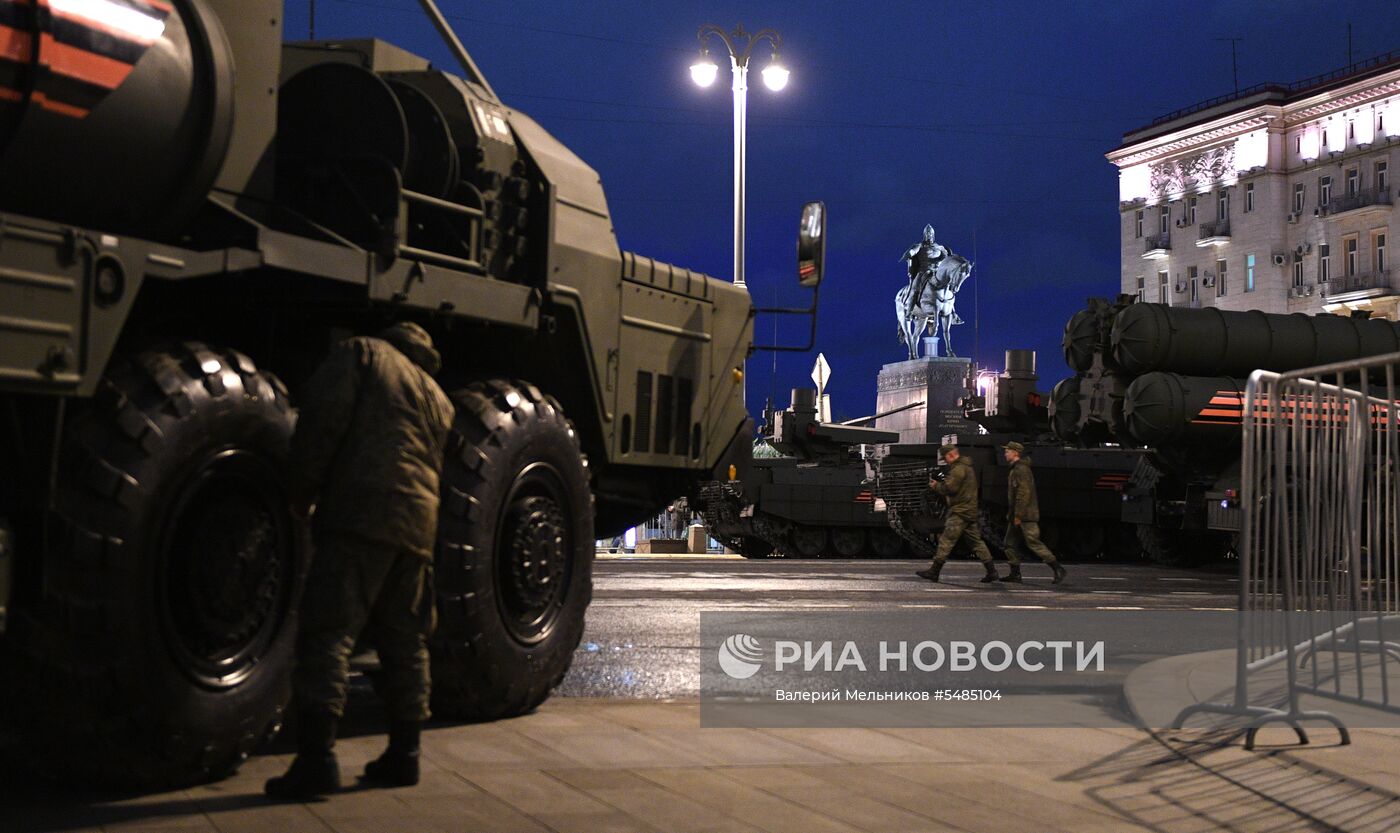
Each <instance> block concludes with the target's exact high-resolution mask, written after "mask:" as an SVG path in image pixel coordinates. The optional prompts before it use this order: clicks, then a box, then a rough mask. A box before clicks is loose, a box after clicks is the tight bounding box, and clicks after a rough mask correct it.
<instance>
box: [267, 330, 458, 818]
mask: <svg viewBox="0 0 1400 833" xmlns="http://www.w3.org/2000/svg"><path fill="white" fill-rule="evenodd" d="M440 366H441V359H440V357H439V356H438V354H437V351H435V350H434V349H433V342H432V339H431V338H429V336H428V334H427V333H426V332H425V331H424V330H423V328H421V327H419V326H418V325H416V324H397V325H395V326H393V327H390V328H389V329H388V330H385V331H384V332H383V333H381V334H380V335H379V337H378V338H364V337H361V338H352V339H348V340H346V341H343V342H341V343H340V344H338V345H336V346H335V348H333V349H332V351H331V354H330V356H329V357H327V359H326V360H325V362H324V363H323V364H322V365H321V367H320V368H319V369H318V370H317V371H316V373H315V374H314V375H313V376H312V377H311V379H310V381H308V382H307V384H306V389H305V391H304V394H303V396H302V406H301V414H300V416H299V418H298V420H297V427H296V433H295V434H294V435H293V438H292V452H291V460H290V463H289V485H288V491H289V495H290V498H291V501H292V507H293V511H294V512H295V513H296V514H298V515H299V516H300V517H306V516H307V515H310V518H311V527H312V534H313V538H314V541H315V553H314V555H313V557H312V562H311V569H310V571H309V573H308V575H307V578H306V589H305V591H304V594H303V597H302V602H301V622H300V637H299V642H298V645H297V664H296V670H295V672H294V675H293V681H292V682H293V690H294V692H295V696H296V707H297V713H298V738H297V741H298V748H297V757H296V760H294V761H293V762H292V766H291V769H289V770H288V771H287V774H286V775H284V776H282V777H280V778H273V779H272V780H270V781H268V782H267V793H268V795H270V796H273V797H275V798H297V799H301V798H307V797H311V796H316V795H321V794H324V793H328V792H333V791H334V790H336V789H338V788H339V786H340V770H339V766H338V764H337V763H336V758H335V753H334V751H333V748H334V745H335V731H336V724H337V722H338V721H339V719H340V717H341V715H342V714H343V713H344V709H345V692H346V684H347V680H348V677H349V657H350V652H351V651H352V650H353V649H354V647H355V642H356V640H357V638H358V637H359V636H360V635H361V633H362V632H363V633H364V635H365V636H367V637H368V638H369V640H370V641H371V642H372V643H373V644H374V646H375V647H376V648H377V649H378V651H379V658H380V661H381V663H382V664H383V669H384V683H383V685H382V686H380V691H381V694H382V695H383V696H384V699H385V700H386V705H387V706H388V716H389V748H388V750H387V751H386V752H385V753H384V754H383V755H382V756H380V758H379V759H378V760H376V761H374V762H372V763H370V764H369V765H368V766H367V767H366V768H365V778H366V780H368V781H371V782H375V783H379V784H385V785H390V786H404V785H409V784H416V783H417V782H418V775H419V767H418V754H419V735H420V731H421V727H422V723H423V721H424V720H425V719H426V718H427V717H428V687H429V680H430V678H429V669H428V650H427V646H426V639H427V636H428V634H429V632H430V631H431V629H432V627H433V616H434V606H433V593H432V557H433V542H434V539H435V537H436V531H437V513H438V482H439V478H440V476H441V473H442V457H443V451H444V446H445V444H446V441H447V434H448V430H449V429H450V428H451V425H452V417H453V408H452V403H451V402H450V401H449V400H448V398H447V396H446V394H444V393H443V392H442V389H441V388H440V387H438V385H437V383H436V382H435V381H433V374H434V373H436V372H437V371H438V369H439V367H440ZM313 504H314V507H315V508H314V512H313V510H312V506H313Z"/></svg>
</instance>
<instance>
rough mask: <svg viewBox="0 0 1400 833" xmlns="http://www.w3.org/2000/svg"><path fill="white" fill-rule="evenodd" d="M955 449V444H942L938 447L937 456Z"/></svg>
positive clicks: (956, 448) (944, 454)
mask: <svg viewBox="0 0 1400 833" xmlns="http://www.w3.org/2000/svg"><path fill="white" fill-rule="evenodd" d="M957 450H958V447H957V446H955V445H942V446H939V447H938V454H939V456H946V455H947V454H948V452H950V451H957Z"/></svg>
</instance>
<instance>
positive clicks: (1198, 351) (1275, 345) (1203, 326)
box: [1066, 304, 1400, 378]
mask: <svg viewBox="0 0 1400 833" xmlns="http://www.w3.org/2000/svg"><path fill="white" fill-rule="evenodd" d="M1071 323H1073V321H1072V320H1071ZM1068 338H1069V335H1068V332H1067V334H1066V340H1067V341H1068ZM1112 343H1113V355H1114V358H1115V359H1116V360H1117V362H1118V364H1119V365H1121V366H1122V367H1123V368H1124V369H1125V370H1126V371H1127V372H1128V373H1129V375H1132V376H1137V375H1139V374H1143V373H1150V372H1152V371H1158V370H1161V371H1170V372H1173V373H1180V374H1183V375H1185V376H1232V377H1240V378H1247V377H1248V376H1249V374H1250V373H1252V372H1253V371H1254V370H1256V369H1263V370H1273V371H1280V372H1282V371H1288V370H1297V369H1299V368H1304V367H1314V366H1316V365H1322V364H1330V363H1332V362H1339V361H1347V360H1350V359H1357V358H1363V357H1366V356H1379V355H1384V354H1386V353H1394V352H1400V324H1397V323H1395V322H1391V321H1384V320H1380V319H1361V318H1344V317H1341V316H1336V315H1304V314H1302V313H1294V314H1291V315H1277V314H1270V313H1265V312H1260V311H1258V310H1249V311H1246V312H1235V311H1226V310H1219V309H1214V308H1207V309H1191V308H1186V307H1171V306H1164V305H1162V304H1133V305H1132V306H1129V307H1127V308H1126V309H1124V310H1123V311H1122V312H1120V313H1118V316H1117V317H1116V318H1115V319H1114V322H1113V334H1112Z"/></svg>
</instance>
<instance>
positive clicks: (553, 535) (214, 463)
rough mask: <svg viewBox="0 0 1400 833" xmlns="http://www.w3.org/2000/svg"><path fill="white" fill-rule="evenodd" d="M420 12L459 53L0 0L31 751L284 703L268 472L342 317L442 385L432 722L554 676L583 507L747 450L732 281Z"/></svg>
mask: <svg viewBox="0 0 1400 833" xmlns="http://www.w3.org/2000/svg"><path fill="white" fill-rule="evenodd" d="M422 5H423V6H424V9H425V11H426V13H427V14H428V15H429V17H430V18H431V19H432V20H433V22H434V24H435V25H436V26H437V27H438V29H439V32H440V33H441V34H442V35H443V37H444V39H445V41H446V42H447V44H448V46H449V48H450V49H451V50H452V52H453V54H454V55H455V56H456V58H457V61H458V63H459V64H460V70H461V71H460V74H454V73H450V72H446V71H443V70H441V69H438V68H435V67H433V66H432V65H431V64H430V63H429V62H428V60H426V59H425V58H422V57H420V56H418V55H414V54H412V53H410V52H408V51H405V50H403V49H400V48H398V47H395V46H393V45H391V44H389V43H385V42H383V41H380V40H373V39H365V40H342V41H318V42H306V43H287V44H283V43H281V39H280V32H281V30H282V25H283V21H282V15H283V9H282V3H281V2H279V0H237V2H234V0H124V2H122V3H120V4H110V3H108V4H100V3H92V4H79V5H75V4H64V5H63V6H59V5H57V4H49V5H47V6H45V5H43V4H23V3H15V2H0V15H3V16H0V25H3V26H4V27H6V28H4V29H3V32H4V33H5V37H6V38H7V39H8V43H9V48H8V50H6V51H3V52H0V70H3V71H0V422H3V426H4V428H3V433H0V438H3V439H0V592H3V595H0V606H3V607H4V608H6V609H7V611H8V616H7V617H6V618H5V620H4V621H5V623H6V629H5V633H4V636H3V644H0V652H2V653H0V663H3V670H2V671H0V682H3V683H4V685H5V687H6V688H8V689H10V694H11V695H12V696H11V699H10V702H12V703H13V704H15V706H14V707H13V709H11V714H9V715H7V716H8V717H11V718H14V723H16V724H17V725H19V726H20V727H21V728H24V729H28V730H33V731H35V732H36V733H37V734H38V736H39V737H40V738H42V743H32V744H30V745H29V746H28V747H27V749H28V751H27V752H26V755H30V756H32V757H33V759H34V760H35V762H36V763H44V762H51V763H52V764H53V765H54V768H56V769H59V770H61V771H63V772H65V773H68V774H71V775H74V776H79V775H80V776H82V777H87V778H100V779H102V780H104V781H109V782H110V781H118V782H125V783H135V784H142V785H171V784H178V783H186V782H190V781H193V780H198V779H204V778H208V777H212V776H216V775H219V774H221V773H225V772H228V771H229V770H231V769H232V768H234V767H235V766H237V764H238V763H239V762H240V761H241V760H242V759H243V758H244V757H245V756H247V755H248V754H249V752H250V751H251V750H252V749H254V748H255V747H256V746H257V745H258V744H259V743H260V742H261V741H262V740H263V739H264V738H267V737H268V736H269V735H270V734H272V733H273V732H275V731H276V729H277V727H278V725H279V723H280V721H281V717H282V714H283V709H284V706H285V704H286V701H287V698H288V695H289V684H288V670H289V667H290V663H291V661H292V650H293V642H294V629H295V624H296V613H295V610H296V601H297V598H298V594H299V591H300V587H301V582H302V577H303V574H304V573H305V570H306V565H307V559H308V554H309V553H308V542H307V536H306V533H305V530H304V529H303V528H302V526H301V525H299V524H298V523H297V522H296V520H295V519H294V518H293V517H292V516H291V515H290V514H289V511H288V508H287V505H286V504H287V501H286V497H285V492H284V472H283V471H282V466H283V464H284V461H285V458H286V453H287V446H288V439H289V437H290V435H291V432H292V429H293V425H294V419H295V414H296V406H297V404H298V395H299V391H300V389H301V385H302V383H303V381H304V380H305V379H306V378H307V377H308V375H309V374H310V372H311V371H312V369H313V368H314V367H315V366H316V365H317V364H318V363H319V361H320V360H321V358H322V357H323V356H324V355H325V353H326V352H327V350H328V348H329V347H330V346H331V345H332V344H333V343H334V342H335V341H336V340H337V339H340V338H342V337H344V336H347V335H351V334H360V333H374V332H376V331H377V330H378V328H380V327H382V326H385V325H387V324H389V323H391V322H395V321H415V322H418V323H419V324H421V325H423V326H424V327H426V328H427V329H428V330H429V331H430V332H431V334H432V335H433V337H434V339H435V341H436V342H437V344H438V346H439V348H440V350H441V352H442V354H443V358H444V370H443V373H442V375H441V381H442V382H443V385H444V388H445V389H447V390H448V391H449V393H450V394H451V397H452V399H453V401H454V403H455V405H456V409H457V417H456V425H455V430H454V433H453V435H452V440H451V445H450V451H449V453H448V455H447V459H446V462H445V472H444V479H443V503H442V518H441V524H440V528H439V530H438V545H437V551H436V599H437V611H438V621H439V624H438V629H437V632H436V634H435V635H434V637H433V638H432V641H431V649H432V667H433V675H434V684H433V710H434V712H435V713H436V714H437V715H438V716H439V717H448V718H459V719H469V720H485V719H493V718H499V717H504V716H508V715H516V714H520V713H523V712H527V711H529V710H530V709H532V708H534V707H535V706H536V705H538V704H539V703H540V702H541V701H542V700H544V699H545V698H546V697H547V696H548V695H549V693H550V691H551V689H552V688H553V687H554V686H555V685H557V684H558V683H559V682H560V680H561V679H562V678H563V676H564V674H565V672H566V671H567V669H568V667H569V663H570V658H571V655H572V653H573V651H574V649H575V647H576V645H577V643H578V641H579V638H580V634H581V632H582V627H583V616H584V610H585V608H586V606H587V605H588V603H589V599H590V595H591V567H592V558H593V547H594V540H595V538H596V537H601V536H610V535H614V534H617V533H619V532H621V531H622V530H623V529H625V528H627V527H629V526H631V525H634V524H635V523H638V522H640V521H641V520H642V519H643V518H645V517H648V516H650V515H652V514H655V512H657V511H659V510H660V509H661V508H662V507H664V506H665V505H666V503H667V502H668V501H669V500H671V499H673V498H674V497H676V496H678V495H680V494H683V493H686V492H689V491H694V489H695V485H696V484H697V483H698V482H699V481H700V480H701V479H715V478H716V477H717V476H720V475H719V474H718V473H720V472H723V473H725V475H724V476H729V472H736V473H737V472H738V471H739V470H741V469H743V468H744V467H745V466H746V464H747V463H746V461H747V459H748V456H749V453H750V447H749V443H750V438H751V435H752V427H751V420H749V418H748V416H747V413H746V410H745V407H744V402H743V395H742V386H743V363H744V360H745V358H746V356H747V355H748V354H749V352H750V349H751V347H752V325H753V317H754V314H755V310H754V308H753V306H752V304H751V302H750V299H749V296H748V294H747V293H746V291H745V290H744V289H743V288H742V287H736V286H734V285H732V284H730V283H728V282H725V281H721V280H715V279H713V278H710V277H707V276H705V275H702V274H697V273H695V272H692V271H689V270H687V269H683V268H680V267H677V266H672V265H669V264H666V263H661V262H658V261H656V260H653V259H651V258H649V257H645V256H642V255H639V254H633V253H631V252H622V251H620V250H619V249H618V244H617V239H616V237H615V235H614V232H613V228H612V217H611V214H610V213H609V209H608V202H607V199H606V198H605V196H604V192H603V187H602V185H601V183H600V181H599V177H598V174H597V173H596V172H595V171H594V170H593V169H591V168H590V167H588V165H587V164H586V163H585V162H583V160H581V159H579V158H578V157H577V156H575V155H574V154H573V153H572V152H570V150H569V149H568V148H566V147H564V146H563V145H562V144H560V143H559V142H558V141H557V140H556V139H554V138H553V137H552V136H551V135H550V134H549V133H548V132H547V131H546V130H545V129H544V128H542V127H541V126H540V125H539V124H538V123H536V122H535V121H533V120H531V119H530V118H529V117H528V116H526V115H525V114H524V113H521V112H520V111H518V110H515V109H514V108H512V107H510V106H508V105H507V104H505V103H504V102H503V101H502V100H501V99H500V98H499V97H498V96H497V95H496V93H495V92H494V90H493V89H492V87H491V85H490V83H488V81H487V80H486V79H485V78H484V77H483V76H482V74H481V73H480V72H479V71H478V69H477V67H476V66H475V64H474V63H473V61H472V59H471V57H470V56H469V55H468V54H467V53H466V51H465V50H464V49H462V47H461V44H460V43H459V42H458V41H457V39H456V36H455V35H453V34H452V32H451V29H450V28H449V27H448V26H447V24H446V22H445V21H444V19H443V18H442V16H441V14H440V13H439V11H438V9H437V8H436V7H435V6H434V5H433V3H432V2H431V1H430V0H422ZM109 6H110V7H111V8H110V9H109V8H108V7H109ZM118 6H120V8H118ZM823 223H824V213H822V212H821V211H820V210H819V204H818V206H817V207H809V208H808V209H807V210H805V211H804V214H803V226H802V227H803V232H802V234H803V237H802V238H801V242H802V246H803V249H802V250H803V251H806V252H808V256H807V258H806V260H807V262H806V263H804V264H801V269H800V281H799V282H800V283H801V284H802V285H804V286H815V284H816V283H817V282H819V281H820V278H821V263H820V258H815V259H814V258H813V257H812V256H811V254H810V253H811V251H812V250H818V251H819V250H820V242H821V240H820V239H818V238H820V237H821V232H822V228H823ZM16 710H19V711H16Z"/></svg>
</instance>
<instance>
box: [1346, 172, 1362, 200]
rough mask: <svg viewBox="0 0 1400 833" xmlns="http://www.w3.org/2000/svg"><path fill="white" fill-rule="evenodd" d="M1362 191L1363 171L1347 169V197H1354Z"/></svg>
mask: <svg viewBox="0 0 1400 833" xmlns="http://www.w3.org/2000/svg"><path fill="white" fill-rule="evenodd" d="M1360 190H1361V169H1360V168H1347V196H1348V197H1354V196H1356V192H1357V191H1360Z"/></svg>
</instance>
